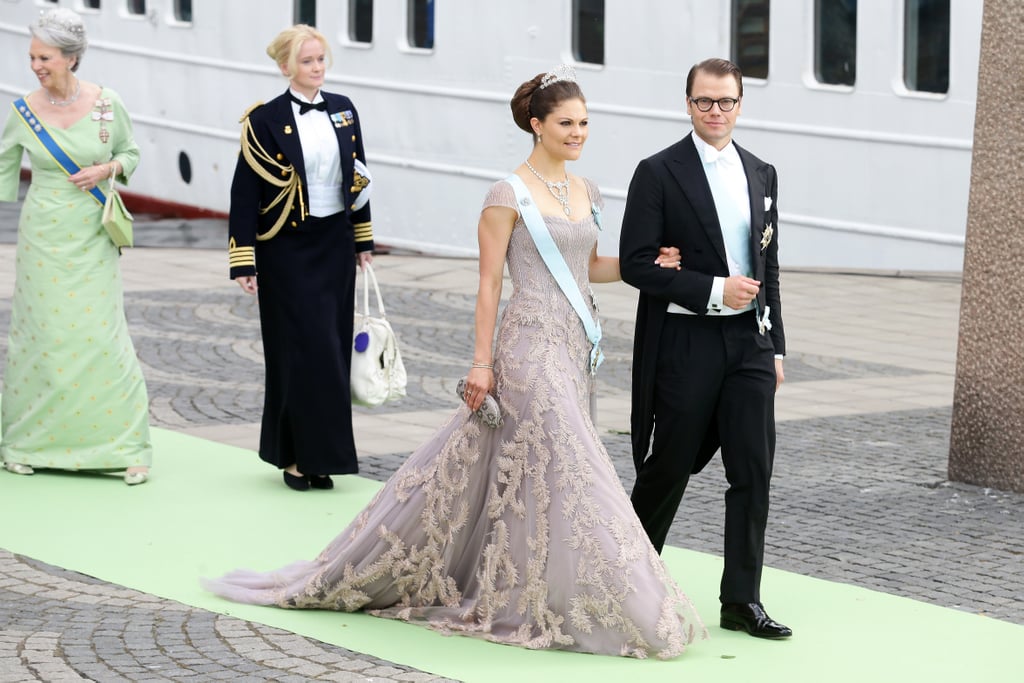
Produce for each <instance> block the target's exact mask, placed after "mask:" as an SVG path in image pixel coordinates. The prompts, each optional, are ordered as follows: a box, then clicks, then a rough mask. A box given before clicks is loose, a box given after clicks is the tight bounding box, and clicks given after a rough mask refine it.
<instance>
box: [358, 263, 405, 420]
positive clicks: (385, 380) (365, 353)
mask: <svg viewBox="0 0 1024 683" xmlns="http://www.w3.org/2000/svg"><path fill="white" fill-rule="evenodd" d="M370 283H373V291H374V292H375V293H376V294H377V314H378V317H372V316H371V315H370ZM352 332H353V334H352V375H351V387H352V402H353V403H356V404H359V405H362V406H370V407H374V406H379V405H381V404H382V403H384V402H386V401H394V400H397V399H399V398H402V397H403V396H405V385H406V382H407V376H406V373H405V364H404V363H402V354H401V353H400V352H399V351H398V339H397V338H396V337H395V332H394V330H392V329H391V325H390V324H389V323H388V321H387V320H386V319H385V317H384V300H383V299H382V298H381V295H380V287H379V286H378V285H377V276H376V275H374V273H373V268H371V267H370V265H369V264H366V267H365V268H364V269H363V308H362V310H361V311H359V310H357V311H356V314H355V320H354V324H353V328H352Z"/></svg>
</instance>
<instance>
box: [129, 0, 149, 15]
mask: <svg viewBox="0 0 1024 683" xmlns="http://www.w3.org/2000/svg"><path fill="white" fill-rule="evenodd" d="M127 9H128V14H138V15H144V14H146V0H128V5H127Z"/></svg>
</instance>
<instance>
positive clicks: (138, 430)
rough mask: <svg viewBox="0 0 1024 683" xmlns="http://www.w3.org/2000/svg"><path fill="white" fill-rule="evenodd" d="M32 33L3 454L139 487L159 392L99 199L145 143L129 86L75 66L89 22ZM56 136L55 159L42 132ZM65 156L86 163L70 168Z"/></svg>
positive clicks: (14, 159) (1, 176)
mask: <svg viewBox="0 0 1024 683" xmlns="http://www.w3.org/2000/svg"><path fill="white" fill-rule="evenodd" d="M29 29H30V31H31V34H32V40H31V44H30V46H29V57H30V60H31V67H32V71H33V73H34V74H35V76H36V77H37V78H38V79H39V85H40V87H39V89H38V90H35V91H33V92H32V93H30V94H29V95H27V96H26V97H24V98H22V99H18V100H17V101H15V102H14V104H13V110H12V111H11V112H10V114H9V116H8V118H7V123H6V125H5V126H4V130H3V135H2V137H0V201H16V200H17V198H18V187H19V176H20V173H19V172H20V167H21V160H22V156H23V153H27V154H28V158H29V162H30V164H31V167H32V182H31V185H30V186H29V190H28V194H27V195H26V197H25V200H24V205H23V207H22V211H21V217H20V220H19V223H18V246H17V255H16V262H15V273H16V275H15V288H14V298H13V300H12V304H11V323H10V332H9V340H8V346H7V364H6V369H5V371H4V384H3V399H2V402H0V422H2V441H0V457H2V459H3V463H4V467H5V469H7V470H8V471H9V472H13V473H15V474H32V473H33V471H34V470H35V469H40V468H53V469H61V470H93V471H112V472H119V471H124V480H125V482H126V483H127V484H129V485H132V484H141V483H142V482H144V481H146V479H147V477H148V473H149V466H150V463H151V460H152V445H151V443H150V436H149V421H148V415H149V400H148V397H147V393H146V385H145V382H144V380H143V377H142V371H141V369H140V367H139V361H138V359H137V358H136V355H135V348H134V347H133V345H132V341H131V338H130V337H129V336H128V325H127V321H126V320H125V315H124V302H123V293H122V286H121V271H120V267H119V265H118V255H119V254H118V249H117V247H115V246H114V244H113V242H112V241H111V240H110V237H109V236H108V235H107V233H106V231H105V230H104V228H103V226H102V224H101V216H102V212H103V206H102V204H101V199H100V198H101V197H102V196H103V195H102V192H105V191H106V189H107V187H108V182H109V181H108V179H109V178H110V177H111V176H114V177H116V178H117V179H118V180H120V181H121V182H126V181H127V179H128V177H129V176H130V175H131V174H132V172H133V171H134V170H135V167H136V165H137V164H138V161H139V150H138V147H137V146H136V144H135V140H134V138H133V136H132V127H131V121H129V119H128V114H127V112H126V111H125V108H124V106H123V104H122V103H121V100H120V98H119V97H118V96H117V94H116V93H115V92H113V91H112V90H110V89H109V88H104V87H101V86H99V85H96V84H94V83H89V82H86V81H82V80H79V79H78V77H77V76H76V75H75V73H74V72H75V71H77V69H78V66H79V65H80V63H81V59H82V54H83V53H84V51H85V47H86V37H85V29H84V26H83V24H82V20H81V17H79V16H78V15H77V14H76V13H75V12H73V11H71V10H68V9H63V8H59V9H52V10H49V11H46V12H44V13H43V14H42V15H41V16H40V18H39V19H38V20H37V21H36V22H35V23H34V24H32V26H30V27H29ZM47 134H48V135H49V136H50V138H52V143H51V145H50V146H49V149H54V150H56V151H55V154H56V156H55V155H54V153H51V151H49V149H48V146H47V145H45V144H44V143H43V142H42V140H41V139H40V135H42V136H44V137H45V136H46V135H47ZM61 151H63V153H65V154H66V155H67V157H70V159H71V160H72V161H73V163H74V164H75V165H77V166H78V170H77V171H75V169H74V168H71V169H70V170H67V163H66V162H65V164H64V165H61V163H60V162H59V161H58V159H59V158H60V156H61ZM97 188H98V189H99V190H100V192H94V190H95V189H97Z"/></svg>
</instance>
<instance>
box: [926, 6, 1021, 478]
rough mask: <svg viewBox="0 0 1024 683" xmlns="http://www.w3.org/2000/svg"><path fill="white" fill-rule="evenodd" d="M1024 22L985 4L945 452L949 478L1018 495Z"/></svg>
mask: <svg viewBox="0 0 1024 683" xmlns="http://www.w3.org/2000/svg"><path fill="white" fill-rule="evenodd" d="M1022 27H1024V2H1021V1H1020V0H985V10H984V19H983V28H982V39H981V40H982V43H981V62H980V66H979V74H978V104H977V114H976V117H975V125H974V154H973V161H972V166H971V194H970V204H969V205H968V217H967V244H966V248H965V253H964V279H963V300H962V303H961V307H960V343H959V348H958V351H957V370H956V391H955V394H954V398H953V427H952V434H951V438H950V453H949V477H950V479H952V480H954V481H963V482H968V483H973V484H980V485H983V486H990V487H992V488H998V489H1008V490H1013V491H1019V492H1024V32H1022ZM936 191H937V192H941V191H942V188H936ZM921 304H922V305H927V302H921Z"/></svg>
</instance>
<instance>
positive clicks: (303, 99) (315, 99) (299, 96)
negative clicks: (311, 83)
mask: <svg viewBox="0 0 1024 683" xmlns="http://www.w3.org/2000/svg"><path fill="white" fill-rule="evenodd" d="M288 92H290V93H291V94H292V97H294V98H295V99H297V100H299V101H300V102H308V103H309V104H316V103H317V102H323V101H324V96H323V93H322V92H321V91H319V90H317V91H316V95H314V96H313V99H308V98H307V97H306V96H305V95H303V94H302V93H300V92H299V91H297V90H296V89H295V88H292V87H291V86H289V87H288Z"/></svg>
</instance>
